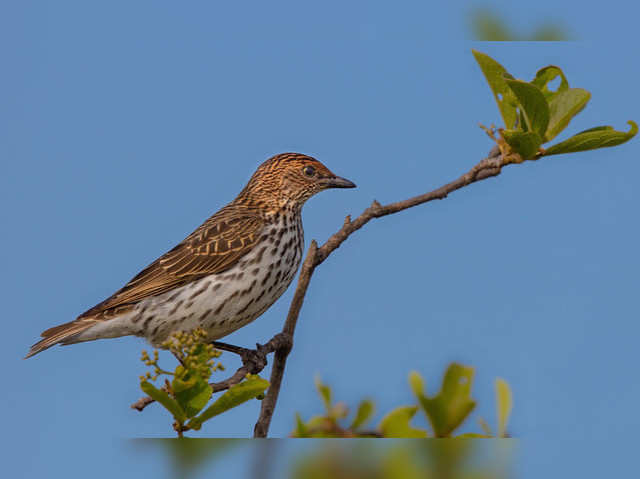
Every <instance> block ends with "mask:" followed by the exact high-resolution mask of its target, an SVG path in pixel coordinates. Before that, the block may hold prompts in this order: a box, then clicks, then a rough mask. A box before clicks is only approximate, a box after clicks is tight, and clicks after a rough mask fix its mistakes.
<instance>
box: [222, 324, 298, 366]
mask: <svg viewBox="0 0 640 479" xmlns="http://www.w3.org/2000/svg"><path fill="white" fill-rule="evenodd" d="M211 344H212V345H213V347H214V348H216V349H220V350H222V351H228V352H230V353H235V354H237V355H238V356H240V359H241V360H242V365H243V366H244V367H246V368H247V370H248V371H249V372H250V373H251V374H258V373H259V372H260V371H262V370H263V369H264V367H265V366H266V365H267V354H269V353H273V352H275V351H277V350H279V349H286V350H287V351H290V350H291V347H292V346H293V340H292V339H291V335H289V334H287V333H278V334H276V335H275V336H274V337H273V338H271V339H270V340H269V341H268V342H267V343H266V344H259V343H256V349H247V348H242V347H240V346H234V345H233V344H227V343H222V342H220V341H212V342H211Z"/></svg>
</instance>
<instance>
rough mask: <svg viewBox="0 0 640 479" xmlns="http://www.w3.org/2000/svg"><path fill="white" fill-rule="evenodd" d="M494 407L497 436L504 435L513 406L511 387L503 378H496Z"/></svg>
mask: <svg viewBox="0 0 640 479" xmlns="http://www.w3.org/2000/svg"><path fill="white" fill-rule="evenodd" d="M496 408H497V412H498V437H505V434H506V432H507V423H508V422H509V415H510V414H511V409H512V408H513V396H512V394H511V388H510V387H509V384H508V383H507V382H506V381H505V380H504V379H500V378H498V379H496Z"/></svg>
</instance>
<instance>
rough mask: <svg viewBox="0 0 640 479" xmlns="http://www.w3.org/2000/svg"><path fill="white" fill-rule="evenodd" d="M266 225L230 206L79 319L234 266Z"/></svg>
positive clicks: (103, 314) (107, 314) (102, 314)
mask: <svg viewBox="0 0 640 479" xmlns="http://www.w3.org/2000/svg"><path fill="white" fill-rule="evenodd" d="M263 228H264V220H263V219H262V218H261V217H260V216H259V215H257V214H255V213H252V212H247V211H246V210H242V211H239V209H238V208H237V207H234V206H232V205H229V206H227V207H225V208H223V209H222V210H220V211H219V212H217V213H216V214H215V215H213V216H212V217H211V218H209V219H208V220H207V221H206V222H205V223H204V224H202V226H200V227H199V228H198V229H197V230H195V231H194V232H193V233H191V234H190V235H189V236H188V237H187V238H186V239H185V240H184V241H182V243H180V244H179V245H177V246H176V247H175V248H173V249H172V250H171V251H169V252H167V253H166V254H164V255H163V256H161V257H160V258H158V259H157V260H156V261H154V262H153V263H151V264H150V265H149V266H147V267H146V268H145V269H144V270H142V271H141V272H140V273H139V274H138V275H137V276H135V277H134V278H133V279H132V280H131V281H129V282H128V283H127V284H126V285H125V286H124V287H123V288H122V289H121V290H120V291H118V292H116V293H115V294H114V295H113V296H111V297H110V298H107V299H106V300H105V301H103V302H102V303H100V304H98V305H96V306H94V307H93V308H91V309H90V310H88V311H87V312H85V313H84V314H82V315H80V316H79V318H78V319H80V318H86V317H96V316H103V317H104V316H107V317H108V316H109V313H116V312H117V311H119V310H121V309H122V308H123V307H124V308H126V306H127V305H132V304H133V303H136V302H138V301H140V300H142V299H144V298H147V297H149V296H156V295H159V294H162V293H165V292H167V291H170V290H171V289H173V288H175V287H178V286H181V285H183V284H186V283H189V282H191V281H195V280H197V279H199V278H202V277H204V276H207V275H210V274H214V273H222V272H224V271H226V270H228V269H229V268H231V267H233V266H234V265H235V264H236V263H237V262H238V261H239V260H240V258H242V257H243V256H244V255H245V254H247V253H248V252H249V251H251V249H252V248H253V247H254V246H255V244H256V243H257V241H258V240H259V238H260V235H261V232H262V230H263Z"/></svg>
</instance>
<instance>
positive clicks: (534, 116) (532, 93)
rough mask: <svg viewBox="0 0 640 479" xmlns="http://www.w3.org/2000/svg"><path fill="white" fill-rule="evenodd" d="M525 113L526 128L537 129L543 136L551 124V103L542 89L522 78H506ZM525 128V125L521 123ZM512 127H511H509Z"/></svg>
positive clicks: (529, 129)
mask: <svg viewBox="0 0 640 479" xmlns="http://www.w3.org/2000/svg"><path fill="white" fill-rule="evenodd" d="M505 82H506V83H507V85H509V88H511V90H512V91H513V93H514V94H515V96H516V98H517V99H518V103H519V104H520V106H521V107H522V111H524V114H525V120H526V122H527V123H526V130H528V131H535V132H536V133H538V134H539V135H540V137H543V136H544V134H545V132H546V131H547V126H548V125H549V105H547V100H546V99H545V97H544V95H543V94H542V91H541V90H540V89H539V88H538V87H537V86H535V85H532V84H531V83H527V82H525V81H522V80H511V79H508V78H507V79H505ZM520 127H521V128H523V125H520ZM509 129H511V127H509Z"/></svg>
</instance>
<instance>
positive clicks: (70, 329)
mask: <svg viewBox="0 0 640 479" xmlns="http://www.w3.org/2000/svg"><path fill="white" fill-rule="evenodd" d="M94 324H95V321H87V320H84V321H83V320H78V319H76V320H74V321H70V322H68V323H64V324H60V325H58V326H54V327H53V328H49V329H47V330H46V331H43V332H42V334H41V336H42V339H41V340H40V341H38V342H37V343H36V344H34V345H33V346H31V349H30V350H29V353H28V354H27V355H26V356H25V357H24V359H27V358H30V357H31V356H33V355H35V354H38V353H39V352H41V351H44V350H45V349H48V348H50V347H51V346H53V345H55V344H58V343H63V342H68V341H70V340H72V338H73V336H76V335H78V334H80V333H81V332H82V331H84V330H86V329H87V328H90V327H91V326H93V325H94Z"/></svg>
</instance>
